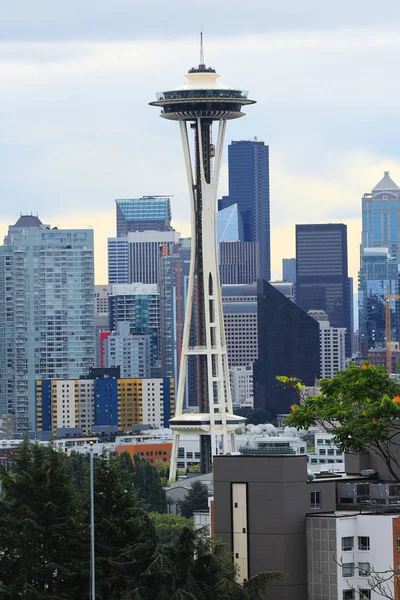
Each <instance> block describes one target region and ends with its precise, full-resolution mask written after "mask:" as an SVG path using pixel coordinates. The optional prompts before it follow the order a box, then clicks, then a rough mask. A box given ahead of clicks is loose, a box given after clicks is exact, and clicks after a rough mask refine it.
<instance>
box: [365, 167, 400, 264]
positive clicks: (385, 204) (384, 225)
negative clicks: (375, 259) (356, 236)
mask: <svg viewBox="0 0 400 600" xmlns="http://www.w3.org/2000/svg"><path fill="white" fill-rule="evenodd" d="M399 209H400V188H399V187H398V186H397V185H396V184H395V183H394V181H392V179H391V178H390V177H389V171H385V172H384V176H383V178H382V179H381V180H380V181H379V183H377V185H376V186H375V187H374V188H373V190H372V192H371V193H368V194H364V196H363V198H362V220H363V224H362V228H363V229H362V241H361V250H363V249H364V248H387V249H388V251H389V253H390V254H391V256H394V257H396V259H397V262H400V210H399Z"/></svg>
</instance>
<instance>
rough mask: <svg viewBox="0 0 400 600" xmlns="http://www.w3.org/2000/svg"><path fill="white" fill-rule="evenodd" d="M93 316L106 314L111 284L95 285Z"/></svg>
mask: <svg viewBox="0 0 400 600" xmlns="http://www.w3.org/2000/svg"><path fill="white" fill-rule="evenodd" d="M94 293H95V315H96V317H97V316H99V315H104V314H108V296H109V295H110V294H111V284H108V285H95V286H94Z"/></svg>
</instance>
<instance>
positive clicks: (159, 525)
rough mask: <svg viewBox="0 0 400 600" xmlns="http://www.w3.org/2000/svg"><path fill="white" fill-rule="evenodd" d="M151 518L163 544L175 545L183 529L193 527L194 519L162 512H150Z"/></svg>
mask: <svg viewBox="0 0 400 600" xmlns="http://www.w3.org/2000/svg"><path fill="white" fill-rule="evenodd" d="M149 516H150V518H151V520H152V522H153V525H154V527H155V529H156V532H157V535H158V539H159V540H160V543H161V544H165V545H171V544H172V545H175V544H176V543H177V541H178V540H179V537H180V535H181V533H182V531H183V530H184V529H185V528H186V529H193V519H192V518H191V519H187V518H186V517H181V516H180V515H167V514H160V513H150V515H149Z"/></svg>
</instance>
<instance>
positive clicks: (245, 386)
mask: <svg viewBox="0 0 400 600" xmlns="http://www.w3.org/2000/svg"><path fill="white" fill-rule="evenodd" d="M229 375H230V380H231V393H232V404H233V405H234V406H235V405H236V406H250V407H253V404H254V399H253V365H252V364H251V365H247V366H243V367H231V368H230V369H229Z"/></svg>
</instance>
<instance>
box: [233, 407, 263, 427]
mask: <svg viewBox="0 0 400 600" xmlns="http://www.w3.org/2000/svg"><path fill="white" fill-rule="evenodd" d="M234 413H235V415H238V416H239V417H245V418H246V419H247V422H248V423H252V424H253V425H263V424H264V423H271V422H272V416H271V414H270V413H269V412H267V411H266V410H265V409H264V408H250V407H247V406H243V407H241V408H236V409H235V410H234Z"/></svg>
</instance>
